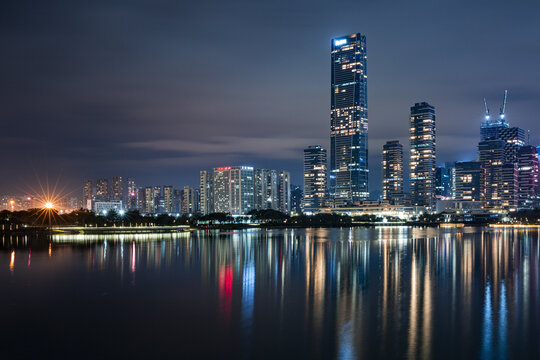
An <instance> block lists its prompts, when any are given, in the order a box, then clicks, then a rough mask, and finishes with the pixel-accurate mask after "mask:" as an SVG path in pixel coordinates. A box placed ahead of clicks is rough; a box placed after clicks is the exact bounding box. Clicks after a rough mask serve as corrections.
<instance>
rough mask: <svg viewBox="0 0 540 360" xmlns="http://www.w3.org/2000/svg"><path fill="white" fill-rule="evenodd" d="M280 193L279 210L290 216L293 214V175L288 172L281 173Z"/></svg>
mask: <svg viewBox="0 0 540 360" xmlns="http://www.w3.org/2000/svg"><path fill="white" fill-rule="evenodd" d="M278 192H279V206H278V210H279V211H281V212H282V213H285V214H289V213H290V212H291V174H290V173H289V172H288V171H280V172H279V184H278Z"/></svg>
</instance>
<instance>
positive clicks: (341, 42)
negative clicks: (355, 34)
mask: <svg viewBox="0 0 540 360" xmlns="http://www.w3.org/2000/svg"><path fill="white" fill-rule="evenodd" d="M346 43H347V39H336V40H334V46H341V45H345V44H346Z"/></svg>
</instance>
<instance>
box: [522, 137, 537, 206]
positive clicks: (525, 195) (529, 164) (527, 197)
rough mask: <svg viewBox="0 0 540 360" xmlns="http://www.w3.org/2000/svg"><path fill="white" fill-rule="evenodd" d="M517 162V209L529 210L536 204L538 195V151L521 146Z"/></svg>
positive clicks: (532, 147) (527, 146)
mask: <svg viewBox="0 0 540 360" xmlns="http://www.w3.org/2000/svg"><path fill="white" fill-rule="evenodd" d="M517 160H518V175H517V181H518V207H519V208H521V209H531V208H533V207H534V205H535V203H536V202H537V199H538V195H539V194H540V193H539V190H540V188H539V186H540V182H539V168H538V151H537V150H536V147H534V146H530V145H526V146H522V147H521V148H520V149H519V151H518V154H517Z"/></svg>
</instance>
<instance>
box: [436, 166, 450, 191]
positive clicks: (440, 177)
mask: <svg viewBox="0 0 540 360" xmlns="http://www.w3.org/2000/svg"><path fill="white" fill-rule="evenodd" d="M452 176H453V174H452V169H449V168H447V167H444V166H441V167H437V168H436V169H435V197H436V198H437V199H450V198H452V185H453V184H452V180H453V179H452Z"/></svg>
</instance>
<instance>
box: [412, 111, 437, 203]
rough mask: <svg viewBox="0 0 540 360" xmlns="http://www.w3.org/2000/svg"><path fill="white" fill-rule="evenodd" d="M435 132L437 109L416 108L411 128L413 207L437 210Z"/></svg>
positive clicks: (413, 112)
mask: <svg viewBox="0 0 540 360" xmlns="http://www.w3.org/2000/svg"><path fill="white" fill-rule="evenodd" d="M435 129H436V128H435V108H434V107H433V106H431V105H430V104H428V103H426V102H422V103H416V104H414V106H413V107H411V115H410V127H409V135H410V162H409V166H410V191H411V203H412V205H414V206H425V207H429V208H433V206H434V198H435V157H436V142H435V135H436V132H435Z"/></svg>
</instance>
